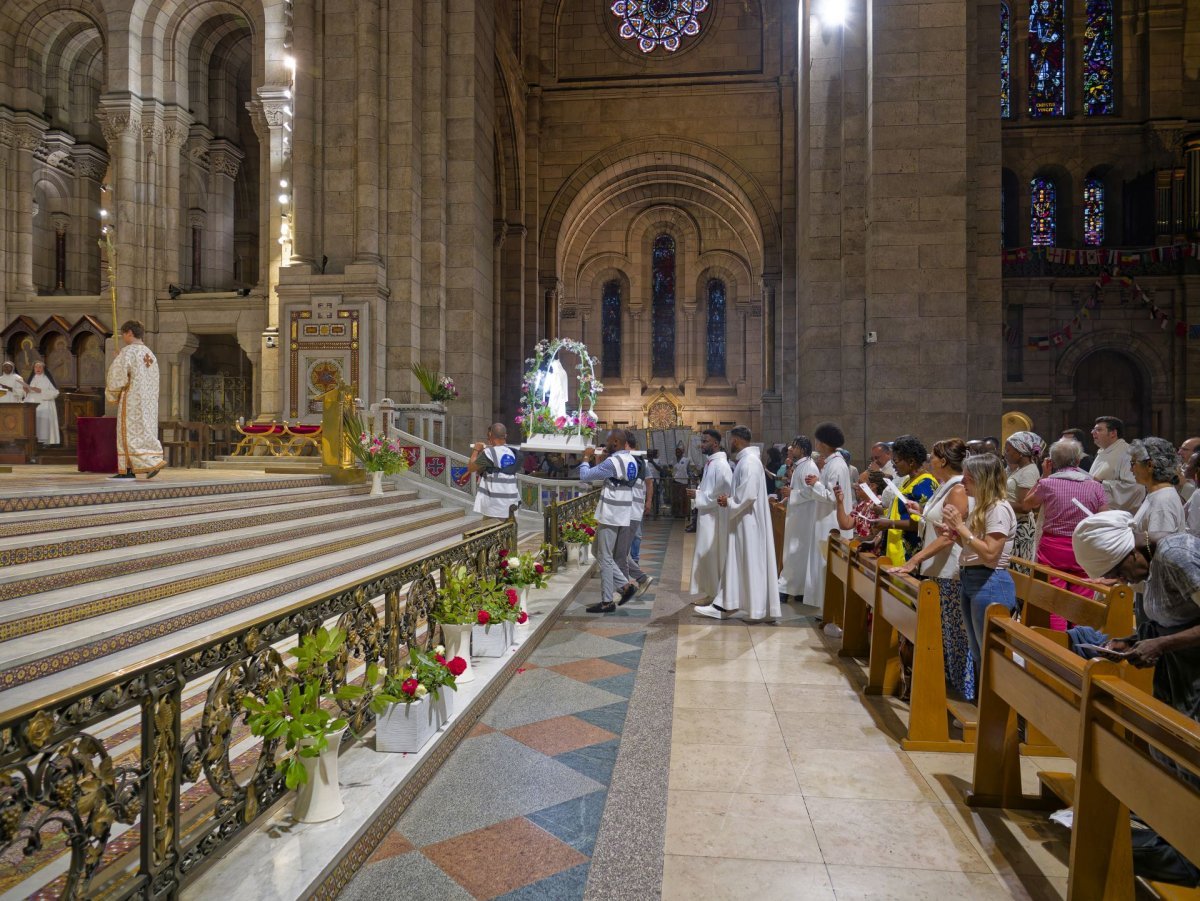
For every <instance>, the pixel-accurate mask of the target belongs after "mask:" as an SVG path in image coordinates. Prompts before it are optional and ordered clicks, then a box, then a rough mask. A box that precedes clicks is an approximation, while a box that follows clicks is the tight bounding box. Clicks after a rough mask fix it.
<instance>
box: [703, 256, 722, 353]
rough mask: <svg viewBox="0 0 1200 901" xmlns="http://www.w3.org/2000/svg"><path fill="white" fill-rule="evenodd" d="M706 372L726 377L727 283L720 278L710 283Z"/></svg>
mask: <svg viewBox="0 0 1200 901" xmlns="http://www.w3.org/2000/svg"><path fill="white" fill-rule="evenodd" d="M705 347H706V348H707V349H708V353H707V355H706V358H705V365H704V371H705V373H706V374H707V375H709V376H710V377H713V376H721V377H724V375H725V283H724V282H723V281H721V280H720V279H719V278H714V279H711V280H710V281H709V283H708V330H707V335H706V341H705Z"/></svg>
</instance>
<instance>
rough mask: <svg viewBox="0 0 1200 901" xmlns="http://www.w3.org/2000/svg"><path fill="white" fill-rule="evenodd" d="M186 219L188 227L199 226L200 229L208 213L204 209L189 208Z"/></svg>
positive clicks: (206, 219)
mask: <svg viewBox="0 0 1200 901" xmlns="http://www.w3.org/2000/svg"><path fill="white" fill-rule="evenodd" d="M187 221H188V228H201V229H202V228H204V226H205V224H206V223H207V222H208V213H206V212H204V210H198V209H195V208H193V209H190V210H188V216H187Z"/></svg>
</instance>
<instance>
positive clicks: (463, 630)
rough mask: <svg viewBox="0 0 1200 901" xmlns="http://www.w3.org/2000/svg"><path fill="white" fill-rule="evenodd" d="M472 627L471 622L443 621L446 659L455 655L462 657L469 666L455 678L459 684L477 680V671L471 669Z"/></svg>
mask: <svg viewBox="0 0 1200 901" xmlns="http://www.w3.org/2000/svg"><path fill="white" fill-rule="evenodd" d="M471 628H472V626H471V624H470V623H442V640H443V643H444V644H445V645H446V659H447V660H453V659H454V658H455V657H461V658H462V659H463V660H465V661H466V662H467V668H466V669H465V670H463V674H462V675H461V676H458V677H456V678H455V680H454V681H455V682H457V683H458V684H459V685H461V684H462V683H464V682H474V681H475V671H474V670H473V669H471Z"/></svg>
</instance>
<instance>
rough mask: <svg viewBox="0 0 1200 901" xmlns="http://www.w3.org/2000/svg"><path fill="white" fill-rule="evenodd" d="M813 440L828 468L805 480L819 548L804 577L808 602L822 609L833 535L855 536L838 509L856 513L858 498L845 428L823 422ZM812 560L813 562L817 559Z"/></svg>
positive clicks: (811, 474) (809, 474)
mask: <svg viewBox="0 0 1200 901" xmlns="http://www.w3.org/2000/svg"><path fill="white" fill-rule="evenodd" d="M813 437H814V438H816V450H817V453H818V454H820V455H821V458H822V459H823V460H824V465H823V466H821V476H820V478H819V479H818V478H817V477H816V476H814V475H813V473H812V472H811V471H810V472H809V473H808V475H806V476H805V477H804V484H805V485H807V486H808V487H809V488H811V489H812V490H813V494H815V495H816V497H817V503H816V511H815V513H816V520H817V521H816V525H815V526H814V528H813V543H814V544H815V545H816V546H817V547H816V566H809V567H808V571H807V572H806V573H805V574H804V582H805V585H804V599H805V600H806V601H807V602H808V603H809V604H811V605H813V606H816V607H820V606H821V605H822V604H823V603H824V601H825V566H826V554H827V552H828V548H829V533H830V532H832V531H834V530H835V529H836V530H838V531H839V532H840V533H841V535H842V537H843V538H850V537H852V536H853V532H851V531H850V530H849V529H842V528H841V524H840V523H839V522H838V507H839V505H840V506H841V507H842V511H843V512H844V513H847V514H848V513H850V512H851V511H852V510H853V504H854V495H853V494H852V492H851V487H850V467H849V466H847V465H846V461H845V459H844V458H843V457H842V455H841V454H839V453H838V452H837V450H838V448H839V447H841V446H842V444H843V443H844V442H845V440H846V436H845V433H844V432H843V431H842V430H841V427H840V426H838V425H836V424H835V423H832V422H823V423H821V424H820V425H819V426H817V428H816V430H815V431H814V432H813ZM835 487H837V488H840V489H841V501H839V500H838V495H837V493H836V492H835V491H834V488H835ZM809 559H810V561H811V560H812V559H813V558H809ZM829 625H833V624H832V623H831V624H829Z"/></svg>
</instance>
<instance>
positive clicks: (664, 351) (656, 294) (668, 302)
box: [650, 235, 675, 376]
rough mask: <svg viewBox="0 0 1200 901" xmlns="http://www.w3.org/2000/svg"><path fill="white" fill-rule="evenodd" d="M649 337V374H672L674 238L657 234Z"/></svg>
mask: <svg viewBox="0 0 1200 901" xmlns="http://www.w3.org/2000/svg"><path fill="white" fill-rule="evenodd" d="M650 285H651V297H652V306H651V317H652V328H653V332H652V337H651V347H650V357H651V360H652V366H651V372H652V373H653V374H654V375H656V376H674V375H675V239H674V238H672V237H671V236H670V235H659V236H658V237H657V238H655V239H654V252H653V262H652V265H651V270H650Z"/></svg>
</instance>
